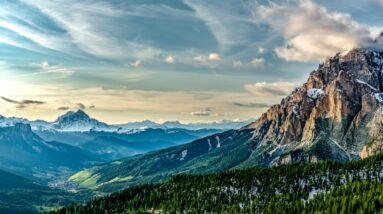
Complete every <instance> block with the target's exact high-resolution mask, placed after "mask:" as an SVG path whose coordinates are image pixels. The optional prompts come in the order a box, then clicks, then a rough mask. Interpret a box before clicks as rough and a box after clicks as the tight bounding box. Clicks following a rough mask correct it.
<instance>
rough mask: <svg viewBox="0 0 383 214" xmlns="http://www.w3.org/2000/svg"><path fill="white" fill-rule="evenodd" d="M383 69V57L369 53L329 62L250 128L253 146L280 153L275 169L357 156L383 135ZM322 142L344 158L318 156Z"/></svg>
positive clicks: (342, 55) (351, 53) (358, 51)
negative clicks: (300, 163)
mask: <svg viewBox="0 0 383 214" xmlns="http://www.w3.org/2000/svg"><path fill="white" fill-rule="evenodd" d="M382 64H383V52H380V51H374V50H368V49H354V50H351V51H348V52H345V53H339V54H337V55H336V56H334V57H331V58H328V59H327V60H326V61H325V62H324V63H323V64H321V65H319V67H318V69H317V70H315V71H313V72H312V73H311V74H310V76H309V78H308V80H307V82H306V83H305V84H303V85H302V86H300V87H298V88H296V89H295V90H294V91H293V92H292V93H291V94H290V95H289V96H288V97H286V98H284V99H282V101H281V103H280V104H278V105H274V106H272V107H271V108H270V109H268V110H267V112H266V113H264V114H263V115H262V116H261V117H260V118H259V119H258V120H257V121H256V122H254V123H252V124H250V125H248V126H247V127H245V128H246V129H247V128H250V129H253V138H252V142H253V147H255V148H260V147H265V146H266V145H267V146H268V147H269V148H270V150H271V149H273V150H274V149H277V150H278V149H279V148H280V149H279V150H280V151H279V152H274V154H275V157H273V158H271V159H273V160H274V162H273V163H270V164H276V163H291V162H296V161H294V160H297V161H302V160H306V161H307V160H321V159H328V158H329V159H337V160H340V161H344V160H348V159H352V158H355V157H357V156H358V154H359V152H360V151H361V150H362V148H363V146H364V145H366V144H367V143H368V142H370V141H371V139H372V138H373V137H374V136H376V135H377V134H378V133H380V132H381V131H382V130H381V129H382V126H381V124H382V122H383V111H382V108H381V105H383V93H382V91H383V78H382ZM318 139H322V140H321V142H322V143H323V141H325V143H326V145H328V146H325V147H323V149H325V148H327V149H330V148H337V150H338V152H339V153H334V154H331V155H323V154H321V153H326V152H327V153H328V152H329V151H322V150H319V151H315V152H314V153H313V152H312V149H311V148H313V147H315V145H316V142H318ZM283 145H288V146H283ZM294 151H301V152H299V153H297V152H294ZM293 152H294V153H293ZM332 152H333V151H332ZM290 154H294V156H291V157H290V156H289V155H290ZM297 154H298V156H297ZM278 156H279V160H278Z"/></svg>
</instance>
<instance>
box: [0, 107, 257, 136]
mask: <svg viewBox="0 0 383 214" xmlns="http://www.w3.org/2000/svg"><path fill="white" fill-rule="evenodd" d="M253 121H255V119H249V120H245V121H231V120H223V121H220V122H210V123H209V122H206V123H181V122H179V121H166V122H164V123H156V122H153V121H150V120H144V121H140V122H128V123H124V124H107V123H104V122H101V121H98V120H96V119H94V118H90V117H89V115H88V114H86V113H85V112H84V111H83V110H81V109H80V110H77V111H68V112H67V113H65V114H63V115H61V116H59V117H58V118H57V119H56V120H55V121H53V122H47V121H44V120H34V121H29V120H27V119H24V118H17V117H4V116H1V115H0V127H1V126H3V127H4V126H5V127H6V126H11V125H14V124H16V123H25V124H30V125H31V127H32V130H33V131H52V132H89V131H103V132H117V133H131V132H138V131H142V130H145V129H150V128H151V129H187V130H200V129H220V130H229V129H238V128H241V127H243V126H245V125H247V124H249V123H250V122H253Z"/></svg>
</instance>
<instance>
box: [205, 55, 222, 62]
mask: <svg viewBox="0 0 383 214" xmlns="http://www.w3.org/2000/svg"><path fill="white" fill-rule="evenodd" d="M208 60H209V61H220V60H221V56H220V55H219V54H217V53H211V54H209V57H208Z"/></svg>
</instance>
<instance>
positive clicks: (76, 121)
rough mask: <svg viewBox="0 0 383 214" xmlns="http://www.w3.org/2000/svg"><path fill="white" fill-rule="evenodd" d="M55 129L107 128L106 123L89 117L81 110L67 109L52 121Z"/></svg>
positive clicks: (87, 129) (79, 130)
mask: <svg viewBox="0 0 383 214" xmlns="http://www.w3.org/2000/svg"><path fill="white" fill-rule="evenodd" d="M53 125H54V127H55V128H56V129H60V130H62V131H71V132H73V131H74V132H76V131H78V132H83V131H90V130H105V129H108V125H107V124H106V123H103V122H100V121H98V120H96V119H93V118H90V117H89V115H88V114H86V113H85V112H84V111H83V110H81V109H80V110H77V111H68V112H67V113H65V114H64V115H62V116H60V117H58V118H57V120H56V121H55V122H54V123H53Z"/></svg>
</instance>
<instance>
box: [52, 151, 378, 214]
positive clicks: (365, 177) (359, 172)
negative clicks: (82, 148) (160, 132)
mask: <svg viewBox="0 0 383 214" xmlns="http://www.w3.org/2000/svg"><path fill="white" fill-rule="evenodd" d="M382 172H383V154H379V155H377V156H373V157H370V158H367V159H364V160H356V161H350V162H346V163H344V164H342V163H339V162H335V161H325V162H320V163H315V164H312V163H311V164H307V163H303V164H302V163H301V164H293V165H283V166H278V167H272V168H251V169H245V170H233V171H228V172H224V173H218V174H208V175H178V176H175V177H173V178H172V179H170V180H169V181H167V182H164V183H161V184H155V185H153V184H147V185H141V186H136V187H131V188H129V189H126V190H124V191H122V192H119V193H114V194H112V195H110V196H107V197H105V198H99V199H95V200H92V201H90V202H88V203H87V204H86V205H71V206H67V207H64V208H63V209H61V210H59V211H57V212H56V213H68V212H69V213H100V212H102V213H104V212H107V213H131V212H132V213H147V212H148V211H155V213H178V212H179V213H184V212H191V213H204V212H205V213H226V212H228V213H260V212H262V213H317V212H320V213H322V212H325V213H360V212H361V211H363V213H378V212H381V211H382V210H383V196H382V193H383V184H382V183H381V180H382V178H383V174H382Z"/></svg>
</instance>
